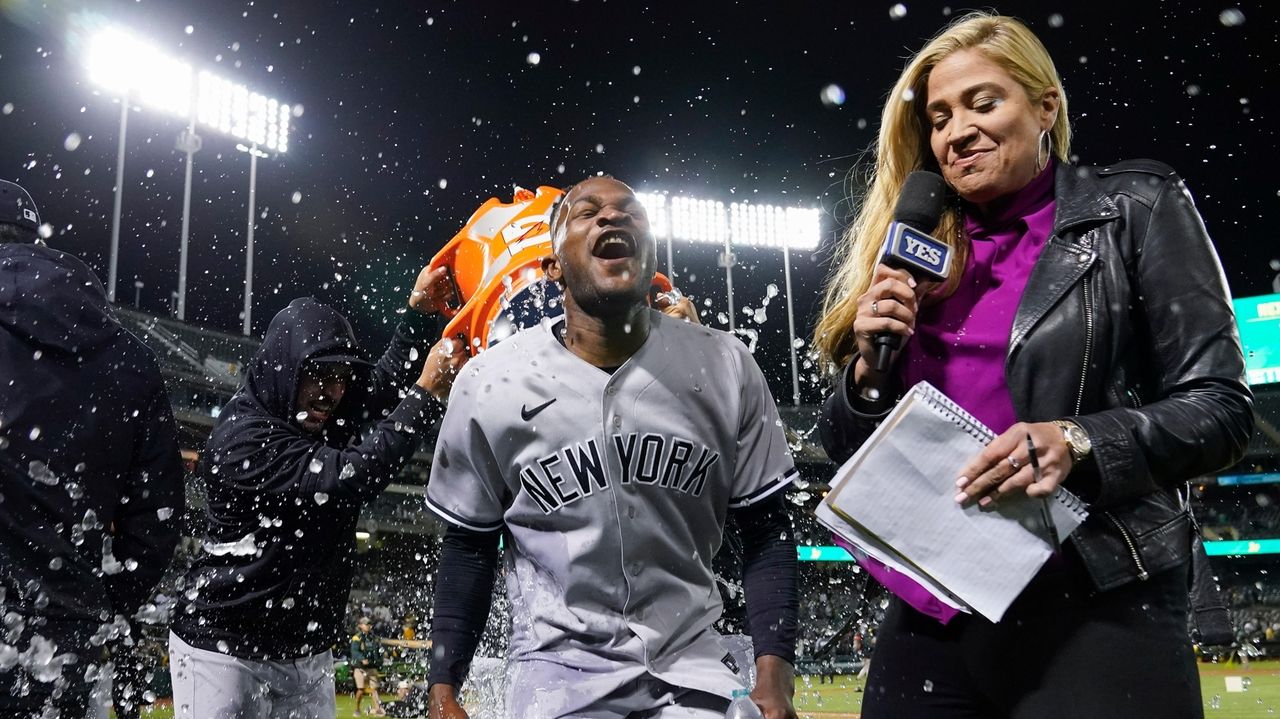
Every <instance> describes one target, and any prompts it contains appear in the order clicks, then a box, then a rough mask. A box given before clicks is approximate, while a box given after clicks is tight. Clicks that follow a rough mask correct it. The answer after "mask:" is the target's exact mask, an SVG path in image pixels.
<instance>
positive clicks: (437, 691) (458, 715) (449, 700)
mask: <svg viewBox="0 0 1280 719" xmlns="http://www.w3.org/2000/svg"><path fill="white" fill-rule="evenodd" d="M427 716H428V717H429V718H430V719H470V717H469V716H468V715H467V710H466V709H463V708H462V705H461V704H459V703H458V698H457V696H455V695H454V691H453V687H452V686H450V685H448V684H432V685H431V688H430V689H428V690H427Z"/></svg>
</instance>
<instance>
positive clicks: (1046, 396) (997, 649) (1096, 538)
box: [815, 13, 1253, 719]
mask: <svg viewBox="0 0 1280 719" xmlns="http://www.w3.org/2000/svg"><path fill="white" fill-rule="evenodd" d="M889 97H890V98H891V100H890V101H889V103H888V104H887V105H886V107H885V110H884V115H883V119H882V122H881V128H880V139H879V146H878V149H877V155H876V168H875V176H874V180H873V182H872V184H871V187H870V190H869V192H868V194H867V196H866V198H865V199H864V201H863V205H862V209H861V212H860V214H859V216H858V218H857V220H856V221H855V223H854V225H853V226H852V227H851V228H850V230H849V232H848V234H847V241H846V244H845V247H844V249H843V256H844V261H843V264H842V265H841V267H840V269H839V270H838V271H837V273H836V274H835V275H834V276H833V277H832V279H831V280H830V281H829V283H828V289H827V297H826V303H825V306H824V312H823V317H822V319H821V321H820V322H819V324H818V327H817V329H816V337H815V342H816V344H817V346H818V350H819V352H820V353H821V354H822V355H823V357H824V358H825V359H826V360H827V361H828V362H830V363H831V364H832V365H834V366H836V367H840V368H841V371H840V372H839V375H838V379H837V382H836V386H835V388H834V392H833V393H832V394H831V396H830V397H829V398H828V399H827V401H826V404H825V406H824V415H823V421H822V422H821V433H822V438H823V443H824V445H825V447H826V449H827V452H828V454H830V455H831V457H832V459H834V460H836V461H837V462H843V461H845V460H846V459H847V458H848V457H849V456H851V455H852V454H853V453H854V452H855V451H856V450H857V448H858V447H859V446H860V445H861V444H862V443H863V442H864V441H866V439H867V438H868V436H869V435H870V433H871V432H872V431H873V430H874V428H875V427H876V425H877V424H878V422H879V421H880V420H881V419H883V418H884V416H885V415H887V414H888V412H889V411H890V410H891V409H892V407H893V405H894V403H895V402H896V401H897V398H898V397H900V396H901V395H902V393H903V392H904V391H905V390H907V389H909V388H910V387H911V386H912V385H914V384H915V383H917V382H920V381H928V382H929V383H931V384H933V385H934V386H935V387H938V388H939V389H941V390H942V391H943V392H944V393H946V394H947V395H948V396H950V397H951V398H952V399H954V400H956V401H957V403H958V404H960V405H961V406H962V407H964V408H965V409H966V410H968V411H969V412H970V413H971V414H973V415H975V416H976V417H977V418H978V419H979V420H981V421H982V422H983V423H984V424H986V425H988V426H990V427H991V428H992V430H994V431H995V432H997V433H998V434H997V436H996V437H995V438H994V439H993V440H992V441H991V442H990V443H989V444H988V446H987V447H986V449H985V450H984V451H983V452H981V453H980V454H979V455H978V456H977V457H974V458H973V459H972V460H971V461H970V463H969V464H968V465H967V466H965V467H961V468H957V470H958V471H957V477H956V478H955V479H956V485H955V490H954V491H955V492H956V502H957V505H958V507H957V510H956V511H960V508H959V506H966V507H968V506H972V505H973V504H975V503H976V504H978V505H980V506H984V507H986V506H991V504H992V503H993V502H999V503H1003V502H1015V501H1020V500H1022V499H1023V498H1025V497H1028V496H1029V497H1033V498H1043V497H1047V496H1049V495H1050V494H1052V493H1053V492H1054V491H1055V490H1056V489H1057V487H1058V486H1060V485H1062V486H1065V487H1067V488H1068V489H1070V490H1072V491H1073V492H1075V493H1076V494H1077V495H1079V496H1080V497H1081V498H1083V499H1084V500H1085V501H1086V502H1087V503H1088V504H1089V507H1088V509H1089V517H1088V519H1087V520H1086V521H1085V522H1084V523H1083V524H1082V525H1081V526H1080V527H1078V528H1077V529H1076V530H1075V531H1074V532H1073V533H1072V534H1071V536H1070V537H1069V539H1068V540H1067V541H1066V542H1065V544H1064V545H1063V547H1062V550H1061V551H1060V552H1056V553H1054V554H1053V555H1052V556H1051V557H1050V559H1049V560H1048V562H1047V563H1046V564H1045V565H1044V567H1043V568H1042V569H1041V571H1040V573H1039V574H1038V575H1037V576H1036V577H1035V578H1034V579H1033V580H1032V581H1031V583H1030V584H1029V586H1027V587H1026V588H1025V589H1024V590H1023V591H1022V593H1021V595H1020V596H1019V597H1018V598H1017V600H1016V601H1015V602H1014V603H1013V605H1012V606H1011V607H1010V608H1009V610H1008V611H1007V612H1006V613H1005V615H1004V617H1003V618H1002V619H1001V620H1000V621H999V622H995V623H992V622H990V621H987V620H986V619H984V618H982V617H979V616H972V615H960V616H958V617H955V618H954V619H951V620H950V621H949V622H946V623H945V624H944V623H943V622H942V621H939V620H935V619H934V618H932V617H930V616H926V615H925V614H923V613H921V612H920V611H917V610H916V609H914V608H912V607H911V606H909V605H907V604H906V603H905V602H904V601H901V600H895V601H894V602H893V604H891V606H890V608H889V611H888V613H887V616H886V618H885V621H884V623H883V625H882V626H881V628H880V631H879V633H878V641H877V646H876V653H875V658H874V661H873V662H872V666H871V673H870V677H869V679H868V683H867V688H866V700H865V702H864V704H863V716H864V717H866V718H867V719H878V718H879V717H895V718H904V717H905V718H907V719H910V718H912V717H943V718H945V717H970V716H983V717H1010V718H1011V719H1013V718H1017V719H1021V718H1024V717H1025V718H1028V719H1029V718H1031V717H1036V718H1037V719H1042V718H1048V719H1053V718H1054V717H1081V716H1088V717H1101V718H1106V717H1117V718H1118V717H1126V718H1133V717H1153V718H1154V717H1160V718H1161V719H1170V718H1175V717H1199V716H1202V712H1203V710H1202V705H1201V698H1200V687H1199V676H1198V674H1197V672H1196V667H1195V660H1194V657H1193V655H1192V651H1191V641H1190V638H1189V637H1188V634H1187V620H1188V614H1189V602H1188V590H1189V573H1190V572H1189V568H1190V566H1191V564H1192V562H1191V560H1192V558H1193V549H1192V547H1193V541H1194V528H1193V526H1192V522H1191V519H1190V516H1189V513H1188V512H1186V511H1185V510H1184V508H1183V507H1182V506H1181V502H1180V499H1179V496H1178V490H1179V489H1180V488H1183V487H1185V485H1186V483H1187V481H1188V480H1190V479H1192V478H1194V477H1196V476H1198V475H1201V474H1205V473H1210V472H1214V471H1216V470H1218V469H1221V468H1223V467H1226V466H1228V465H1230V464H1232V463H1234V462H1235V461H1237V460H1238V459H1239V458H1240V457H1241V455H1242V454H1243V451H1244V448H1245V446H1246V444H1247V442H1248V439H1249V435H1250V432H1251V431H1252V426H1253V413H1252V396H1251V395H1250V393H1249V389H1248V387H1247V385H1246V384H1245V383H1244V361H1243V357H1242V353H1241V348H1240V340H1239V334H1238V331H1237V328H1236V325H1235V320H1234V317H1233V315H1232V309H1231V304H1230V301H1229V299H1228V295H1227V288H1226V284H1225V278H1224V277H1223V275H1222V269H1221V266H1220V265H1219V263H1218V258H1217V256H1216V254H1215V252H1214V249H1213V244H1212V242H1211V241H1210V239H1209V237H1208V234H1207V233H1206V231H1205V227H1204V224H1203V222H1202V221H1201V219H1200V216H1199V214H1198V213H1197V212H1196V209H1195V206H1194V204H1193V203H1192V201H1191V197H1190V194H1189V193H1188V192H1187V190H1186V188H1185V186H1184V185H1183V183H1182V180H1181V179H1180V178H1179V177H1178V176H1177V175H1176V174H1175V173H1174V172H1173V171H1172V170H1171V169H1170V168H1169V167H1167V166H1165V165H1162V164H1160V163H1158V162H1152V161H1149V160H1136V161H1127V162H1121V163H1117V164H1114V165H1111V166H1108V167H1100V168H1094V167H1077V166H1073V165H1071V164H1069V159H1068V158H1070V156H1071V153H1070V137H1071V132H1070V125H1069V123H1068V121H1067V101H1066V95H1065V93H1064V91H1063V89H1062V83H1061V81H1060V79H1059V77H1058V74H1057V71H1056V70H1055V69H1054V65H1053V61H1052V59H1051V58H1050V57H1049V54H1048V52H1047V51H1046V50H1045V48H1044V46H1043V45H1042V44H1041V43H1040V41H1039V39H1038V38H1036V37H1035V35H1034V34H1032V33H1031V31H1030V30H1029V29H1027V27H1026V26H1025V25H1023V24H1022V23H1020V22H1018V21H1017V20H1014V19H1013V18H1009V17H1003V16H996V15H991V14H986V13H974V14H971V15H967V16H965V17H963V18H960V19H959V20H957V21H956V22H955V23H954V24H952V25H951V26H950V27H948V28H946V29H945V30H943V31H942V32H941V33H940V34H939V35H938V36H937V37H935V38H934V39H933V40H931V41H930V42H929V43H928V44H927V45H926V46H925V48H924V49H922V50H921V51H920V52H919V53H917V54H916V55H915V56H914V57H913V58H911V59H910V60H909V61H908V62H907V66H906V68H905V69H904V70H903V73H902V75H901V76H900V78H899V80H898V84H897V86H896V87H895V88H894V90H893V91H892V92H890V94H889ZM922 169H923V170H933V171H935V172H938V173H940V174H941V175H942V177H943V179H944V180H945V181H946V184H947V187H948V188H949V190H948V195H949V196H948V197H947V198H946V199H947V200H948V202H947V205H946V208H947V209H946V210H945V211H944V214H943V217H942V221H941V223H940V224H939V226H938V229H937V230H936V231H934V232H933V235H934V237H936V238H938V239H940V240H941V241H942V242H945V243H947V244H948V245H950V246H951V247H952V251H953V252H954V253H955V259H953V262H952V266H951V267H952V271H951V275H950V276H949V277H948V279H947V281H946V282H945V283H943V284H942V285H941V286H936V285H934V284H933V283H928V282H917V281H916V280H915V279H914V278H912V277H911V276H910V275H909V274H908V273H907V272H905V271H903V270H896V269H893V268H890V267H887V266H886V265H884V264H882V263H880V262H879V258H880V253H881V250H880V247H881V244H882V243H883V242H884V238H885V236H886V230H887V229H888V227H889V222H890V220H891V217H892V208H893V207H894V205H895V204H896V202H897V200H898V197H899V196H900V194H901V191H902V187H903V184H904V181H905V179H906V177H907V175H908V173H910V172H912V171H916V170H922ZM881 333H889V334H892V335H896V336H897V337H898V338H899V339H900V341H901V342H902V344H901V351H900V352H898V353H897V354H896V355H895V356H894V365H893V366H892V367H891V369H890V370H889V371H887V372H880V371H878V370H877V367H876V347H875V345H874V342H873V338H874V337H875V336H876V335H878V334H881ZM1029 439H1030V440H1031V441H1032V444H1033V445H1034V449H1033V450H1029V449H1028V441H1029ZM1030 451H1034V452H1035V456H1036V458H1037V459H1038V465H1039V468H1040V470H1042V475H1040V474H1038V473H1037V470H1036V467H1035V466H1034V465H1033V464H1032V462H1031V455H1030Z"/></svg>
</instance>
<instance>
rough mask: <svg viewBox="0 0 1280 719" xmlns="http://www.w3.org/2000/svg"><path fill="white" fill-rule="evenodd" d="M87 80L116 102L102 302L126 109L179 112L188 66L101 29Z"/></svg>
mask: <svg viewBox="0 0 1280 719" xmlns="http://www.w3.org/2000/svg"><path fill="white" fill-rule="evenodd" d="M84 62H85V66H86V68H87V69H88V71H89V79H90V80H91V81H92V82H93V83H94V84H96V85H99V86H100V87H102V88H103V89H105V90H107V91H108V92H110V93H112V94H114V95H116V96H117V97H118V98H119V99H120V137H119V141H118V147H117V149H116V186H115V200H114V208H113V210H112V214H111V256H110V262H109V265H108V269H107V298H108V299H110V300H111V301H112V302H114V301H115V299H116V278H117V271H118V267H119V258H120V206H121V199H122V197H123V194H124V159H125V158H124V148H125V140H126V138H127V136H128V131H129V106H130V102H131V100H132V99H135V98H136V99H137V100H138V101H139V102H142V103H144V104H147V105H151V106H154V107H157V108H160V109H162V110H166V111H169V112H173V111H175V110H176V111H178V112H181V111H182V103H183V102H184V96H185V94H186V93H188V92H189V88H187V87H185V84H189V80H186V81H184V80H183V77H184V75H186V76H189V75H190V72H191V68H190V67H187V66H186V65H183V64H182V63H175V62H173V61H170V60H168V59H167V58H165V57H164V55H162V54H161V53H160V51H158V50H157V49H156V48H155V47H153V46H152V45H150V44H148V43H145V42H141V41H139V40H138V39H137V38H135V37H133V36H132V35H130V34H129V33H127V32H125V31H123V30H121V29H119V28H114V27H110V28H106V29H104V30H102V31H101V32H99V33H98V34H97V35H94V36H93V38H92V39H91V40H90V41H89V46H88V50H87V52H86V53H85V57H84Z"/></svg>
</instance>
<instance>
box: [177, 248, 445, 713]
mask: <svg viewBox="0 0 1280 719" xmlns="http://www.w3.org/2000/svg"><path fill="white" fill-rule="evenodd" d="M450 287H451V285H450V282H449V281H448V279H447V277H446V275H445V273H444V270H443V269H439V270H436V271H429V270H427V269H424V270H423V271H422V273H421V274H420V275H419V276H418V279H417V281H416V282H415V286H414V289H413V291H412V292H411V293H410V298H409V308H408V309H407V310H406V311H405V312H404V315H403V317H402V318H401V320H400V322H399V324H398V325H397V327H396V331H395V336H394V338H393V339H392V341H391V344H390V346H389V347H388V348H387V350H386V352H385V353H384V354H383V355H382V358H381V359H380V360H379V361H378V362H377V363H376V364H372V365H370V364H369V363H367V362H366V361H364V360H363V359H361V357H360V352H359V350H358V348H357V346H356V340H355V337H354V335H353V333H352V330H351V325H350V324H348V322H347V320H346V319H345V318H344V317H343V316H342V315H341V314H339V313H338V312H337V311H336V310H334V309H332V308H331V307H328V306H326V305H323V304H321V303H319V302H317V301H316V300H314V299H312V298H309V297H304V298H301V299H297V300H294V301H293V302H292V303H290V304H289V306H288V307H286V308H285V309H284V310H281V312H280V313H279V314H277V315H276V316H275V318H274V319H272V320H271V324H270V326H269V327H268V328H267V333H266V336H265V337H264V338H263V341H262V346H261V348H259V350H258V353H257V354H256V355H255V357H254V358H253V360H252V362H251V363H250V364H249V366H248V369H247V371H246V373H245V380H244V384H243V385H242V386H241V387H240V389H239V390H238V391H237V392H236V394H235V395H234V396H233V397H232V398H231V400H230V401H229V402H228V403H227V405H226V406H225V407H224V408H223V409H222V412H221V414H220V415H219V417H218V421H217V423H216V424H215V425H214V428H213V432H212V434H211V435H210V437H209V441H208V443H207V444H206V445H205V449H204V452H203V454H202V455H201V458H200V474H201V477H202V478H203V480H204V482H205V484H206V486H207V492H208V504H207V507H206V510H205V514H206V517H207V519H208V529H207V534H206V536H205V538H204V542H203V550H202V552H201V553H200V555H199V556H198V557H197V558H196V561H195V563H194V565H193V566H192V567H191V569H190V571H188V572H187V574H186V577H185V580H184V582H183V586H182V588H181V590H180V591H181V596H182V599H181V600H180V602H179V606H178V608H177V610H176V611H175V617H174V621H173V623H172V625H171V633H170V636H169V650H170V667H171V671H172V675H173V691H174V709H175V712H176V714H177V716H178V717H197V718H200V719H204V718H205V717H237V718H239V719H256V718H257V717H291V716H296V717H308V718H319V719H324V718H326V717H334V716H335V711H336V710H335V704H334V678H333V657H332V654H331V652H330V647H331V646H332V645H333V644H334V642H335V641H336V640H337V638H338V635H339V632H340V631H341V628H342V627H341V623H342V620H343V614H344V611H345V608H346V605H347V594H348V592H349V591H350V589H351V580H352V575H353V558H352V555H353V553H354V549H355V531H356V522H357V520H358V519H359V516H360V508H361V506H362V505H364V504H366V503H368V502H370V501H372V500H373V499H374V498H375V497H377V496H378V494H379V493H380V492H382V490H383V488H385V487H386V486H387V484H389V483H390V482H391V481H392V479H393V478H394V477H396V475H397V474H398V473H399V471H400V469H401V467H402V466H403V465H404V463H405V461H406V460H408V459H409V457H410V456H411V455H412V454H413V452H414V450H415V449H416V448H417V446H418V444H419V441H420V440H421V438H422V437H423V435H425V434H426V431H427V429H428V427H429V426H430V425H431V423H433V422H434V421H436V420H437V419H439V417H440V416H441V415H442V414H443V408H442V404H441V402H442V401H443V398H444V397H445V396H446V395H447V394H448V391H449V388H450V387H451V386H452V383H453V377H454V374H455V373H456V372H457V370H458V368H459V367H461V365H462V363H463V362H464V361H465V359H466V357H467V352H466V349H465V347H464V346H462V345H461V344H459V343H454V342H450V341H448V340H441V341H440V342H439V343H437V344H436V346H435V347H429V338H430V337H432V336H433V335H434V336H435V337H438V336H439V331H438V330H437V329H436V327H435V321H434V320H433V319H431V318H430V315H431V314H434V313H436V312H437V311H438V310H439V309H441V308H443V306H444V304H445V302H446V300H447V297H448V295H449V293H450V292H451V289H450Z"/></svg>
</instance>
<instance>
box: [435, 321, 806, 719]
mask: <svg viewBox="0 0 1280 719" xmlns="http://www.w3.org/2000/svg"><path fill="white" fill-rule="evenodd" d="M651 317H652V327H651V330H650V333H649V337H648V339H647V340H646V341H645V343H644V345H643V346H642V347H641V348H640V350H639V351H638V352H637V353H636V354H635V355H633V356H632V357H631V358H630V359H629V360H628V361H627V362H626V363H625V364H624V365H623V366H622V367H620V368H618V369H617V370H616V371H615V372H614V373H613V374H609V373H608V372H605V371H603V370H601V369H599V368H597V367H594V366H592V365H590V364H588V363H587V362H585V361H583V360H582V359H580V358H578V357H577V356H576V355H574V354H572V353H571V352H570V351H569V350H568V349H566V348H565V347H564V346H563V345H561V344H560V342H559V341H558V340H557V339H556V333H557V332H558V331H559V330H560V329H561V328H562V327H563V324H564V319H563V318H557V319H555V320H544V321H543V323H542V324H541V325H539V326H537V327H533V328H530V329H528V330H525V331H523V332H520V333H518V334H516V335H514V336H512V337H511V338H509V339H507V340H505V341H504V342H502V343H501V344H499V345H496V346H495V347H493V348H491V349H489V350H488V351H486V352H484V353H482V354H481V355H479V356H478V357H476V358H475V359H473V360H472V361H471V362H470V363H469V364H468V365H467V366H466V367H465V368H463V370H462V372H461V375H460V376H459V377H458V380H457V382H456V384H455V385H454V387H453V391H452V394H451V395H450V401H449V408H448V411H447V412H446V413H445V418H444V423H443V425H442V426H441V429H440V436H439V439H438V441H437V443H436V453H435V460H434V462H433V463H432V467H431V480H430V483H429V484H428V487H427V503H428V506H429V507H430V508H431V509H432V510H433V511H435V512H436V513H437V514H439V515H440V516H441V517H442V518H444V519H445V520H447V521H448V522H451V523H454V524H457V525H459V526H462V527H465V528H469V529H473V530H496V529H500V528H504V527H505V529H506V531H507V536H508V537H509V540H510V541H509V542H508V545H507V548H506V553H505V562H506V577H507V592H508V596H509V598H510V600H511V605H512V624H513V631H512V639H511V650H510V651H511V658H512V659H513V660H514V661H516V662H517V664H516V666H515V667H513V670H512V673H511V681H512V684H513V685H520V686H512V687H511V694H512V695H515V696H517V697H518V696H520V695H521V694H522V692H531V690H532V689H534V688H537V689H540V690H542V691H540V692H539V703H540V711H541V713H540V714H539V715H540V716H543V715H545V716H551V715H554V714H556V713H557V712H560V713H562V712H566V711H573V710H576V709H580V708H585V707H588V706H590V705H591V704H592V702H594V701H598V700H600V699H602V698H603V697H604V695H605V694H608V693H610V692H611V691H616V690H617V688H618V687H621V686H623V685H624V684H625V683H626V682H629V681H631V680H634V679H637V678H641V677H643V676H644V675H646V674H647V675H651V676H653V677H656V678H658V679H660V680H662V681H665V682H668V683H670V684H672V685H674V686H678V687H686V688H689V689H695V690H699V691H706V692H710V693H713V694H717V695H720V696H723V697H728V696H730V694H731V692H732V690H733V689H735V688H739V687H741V686H742V680H741V679H740V678H738V676H737V675H736V674H737V670H738V669H741V667H737V666H736V662H735V661H734V660H733V659H732V658H730V656H729V654H728V652H727V651H726V649H725V646H724V645H723V644H721V642H720V637H719V635H718V634H717V633H716V632H715V631H714V630H713V629H712V623H713V622H715V621H716V619H718V618H719V616H720V611H721V604H720V595H719V592H718V591H717V589H716V583H715V579H714V575H713V573H712V570H711V558H712V557H713V556H714V555H715V553H716V551H717V550H718V549H719V547H720V542H721V539H722V534H723V530H724V523H725V517H726V514H727V511H728V509H729V508H731V507H745V506H748V505H750V504H752V503H754V502H758V501H760V500H762V499H764V498H766V497H768V496H770V495H772V494H774V493H775V492H778V491H780V490H782V489H783V488H784V487H786V486H787V485H788V484H789V483H790V482H791V481H792V480H793V479H794V477H795V467H794V465H793V463H792V460H791V456H790V453H789V451H788V448H787V443H786V439H785V437H784V434H783V430H782V422H781V420H780V418H779V416H778V410H777V407H776V406H775V404H774V402H773V399H772V397H771V395H770V394H769V388H768V386H767V385H766V383H765V380H764V377H763V375H762V374H761V373H760V369H759V367H757V366H756V363H755V360H754V359H753V358H752V357H751V354H750V353H749V352H748V351H747V349H746V348H745V347H744V346H743V345H742V343H741V342H739V341H738V340H737V339H735V338H733V337H732V336H730V335H728V334H725V333H724V332H720V331H718V330H713V329H709V328H706V327H702V326H699V325H693V324H689V323H687V322H684V321H681V320H676V319H672V318H669V317H666V316H665V315H663V314H661V313H659V312H652V314H651ZM521 662H524V664H523V665H522V664H520V663H521ZM539 667H543V668H550V667H555V668H557V669H555V670H551V671H543V670H541V669H539ZM557 672H559V675H558V676H559V678H558V679H556V678H555V677H552V676H550V675H551V674H556V673H557ZM549 684H554V685H560V686H558V687H556V686H550V685H549ZM549 703H552V704H556V706H554V707H552V706H547V704H549Z"/></svg>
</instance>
